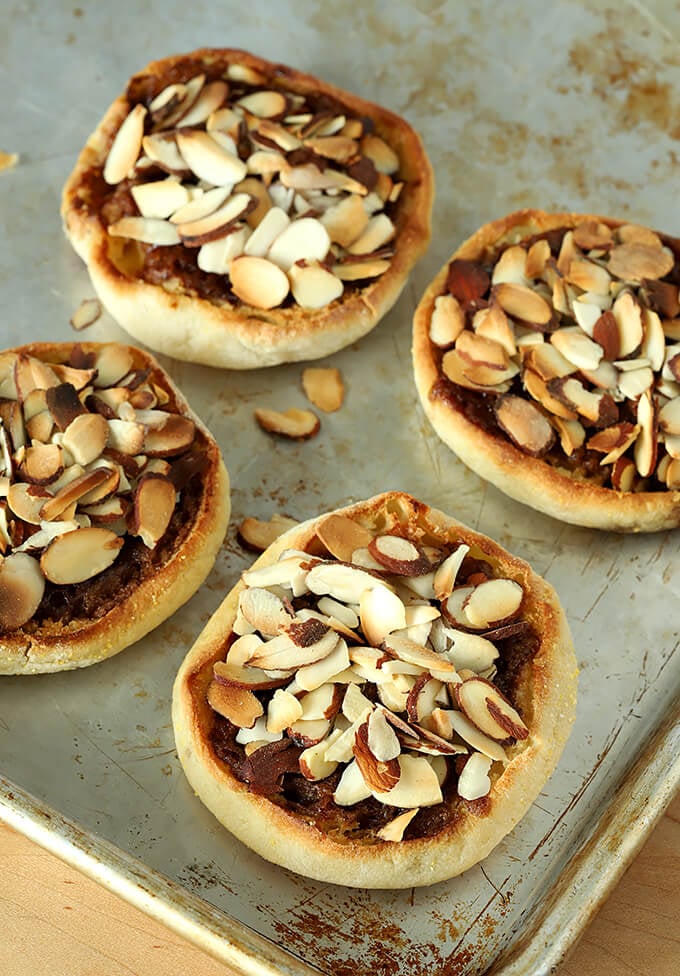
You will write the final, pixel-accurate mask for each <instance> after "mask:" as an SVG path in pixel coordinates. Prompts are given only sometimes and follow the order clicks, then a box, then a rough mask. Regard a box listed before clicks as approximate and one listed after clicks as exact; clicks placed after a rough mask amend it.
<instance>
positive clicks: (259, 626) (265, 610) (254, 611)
mask: <svg viewBox="0 0 680 976" xmlns="http://www.w3.org/2000/svg"><path fill="white" fill-rule="evenodd" d="M239 609H240V611H241V613H242V614H243V616H244V617H245V619H246V620H247V621H248V623H249V624H251V625H252V626H253V627H254V628H255V630H259V631H260V633H261V634H265V635H274V634H278V633H280V632H281V631H282V630H284V629H285V628H286V627H287V626H288V624H289V623H290V621H291V617H290V614H289V613H288V611H287V610H286V608H285V607H284V605H283V601H282V600H281V599H280V598H279V597H278V596H276V595H275V594H274V593H270V592H269V590H265V589H263V588H262V587H259V586H250V587H248V588H247V589H245V590H243V592H242V593H241V596H240V598H239Z"/></svg>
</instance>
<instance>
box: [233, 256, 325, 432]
mask: <svg viewBox="0 0 680 976" xmlns="http://www.w3.org/2000/svg"><path fill="white" fill-rule="evenodd" d="M229 275H230V278H231V286H232V288H233V289H234V293H235V294H236V296H237V297H238V298H240V300H241V301H242V302H243V303H244V304H246V305H252V306H253V307H254V308H262V309H269V308H275V307H276V306H277V305H280V304H281V303H282V302H283V300H284V299H285V297H286V296H287V294H288V292H289V290H290V283H289V281H288V278H287V276H286V274H285V273H284V272H283V271H282V270H281V268H279V267H278V266H277V265H276V264H274V263H273V262H272V261H268V260H267V259H266V258H257V257H250V256H249V255H243V256H242V257H237V258H235V259H234V260H233V261H232V262H231V267H230V271H229ZM306 436H311V435H306Z"/></svg>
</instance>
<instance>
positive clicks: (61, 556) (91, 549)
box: [40, 526, 123, 585]
mask: <svg viewBox="0 0 680 976" xmlns="http://www.w3.org/2000/svg"><path fill="white" fill-rule="evenodd" d="M122 545H123V540H122V539H121V538H119V537H118V536H117V535H116V534H115V533H114V532H111V531H110V530H109V529H105V528H100V527H94V526H93V527H90V528H83V529H78V530H76V531H74V532H67V533H65V534H63V535H59V536H57V537H56V538H55V539H53V540H52V542H50V544H49V545H48V546H47V547H46V549H45V550H44V551H43V554H42V556H41V557H40V569H41V570H42V573H43V575H44V576H45V578H46V579H48V580H50V582H52V583H57V584H59V585H65V584H69V583H82V582H83V581H84V580H87V579H91V578H92V577H93V576H97V575H98V574H99V573H101V572H103V570H105V569H107V568H108V567H109V566H110V565H111V564H112V563H113V562H114V560H115V559H116V557H117V556H118V553H119V552H120V549H121V547H122Z"/></svg>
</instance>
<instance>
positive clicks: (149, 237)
mask: <svg viewBox="0 0 680 976" xmlns="http://www.w3.org/2000/svg"><path fill="white" fill-rule="evenodd" d="M108 232H109V234H110V235H111V236H112V237H127V238H129V239H130V240H131V241H140V242H141V243H143V244H155V245H157V246H158V247H165V246H170V245H172V244H179V242H180V237H179V234H178V233H177V228H176V227H173V225H172V224H171V223H169V222H168V221H167V220H157V219H155V218H152V217H121V218H120V220H117V221H115V223H113V224H109V226H108Z"/></svg>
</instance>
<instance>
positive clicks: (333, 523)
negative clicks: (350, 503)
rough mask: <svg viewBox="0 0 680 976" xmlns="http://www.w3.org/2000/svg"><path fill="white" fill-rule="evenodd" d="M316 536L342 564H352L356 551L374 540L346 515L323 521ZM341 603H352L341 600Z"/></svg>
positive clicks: (367, 531) (369, 533)
mask: <svg viewBox="0 0 680 976" xmlns="http://www.w3.org/2000/svg"><path fill="white" fill-rule="evenodd" d="M316 534H317V536H318V537H319V539H320V540H321V542H322V543H323V545H324V546H325V547H326V549H328V551H329V552H330V554H331V555H332V556H335V558H336V559H339V560H341V561H342V562H350V561H351V558H352V553H353V552H354V551H355V549H360V548H362V547H365V546H368V544H369V543H370V541H371V539H372V538H373V535H372V533H371V532H369V530H368V529H366V528H364V527H363V526H362V525H359V523H358V522H355V521H354V520H353V519H350V518H347V517H346V516H344V515H329V516H328V517H327V518H325V519H323V521H322V522H320V523H319V525H318V526H317V529H316ZM366 582H367V585H368V581H366ZM350 595H351V594H350ZM359 596H361V593H359ZM340 602H341V603H348V602H352V601H351V600H343V599H341V600H340ZM357 602H358V601H357Z"/></svg>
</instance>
